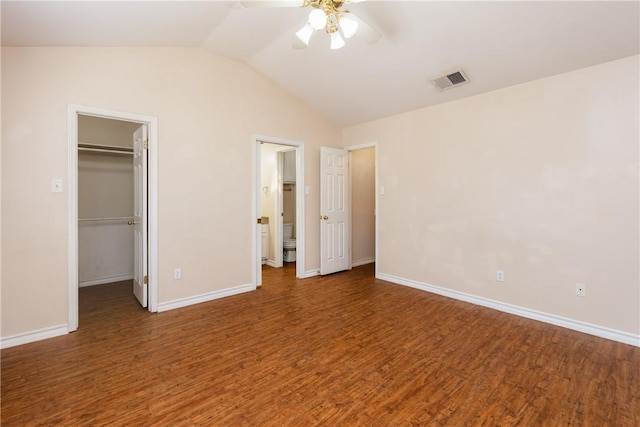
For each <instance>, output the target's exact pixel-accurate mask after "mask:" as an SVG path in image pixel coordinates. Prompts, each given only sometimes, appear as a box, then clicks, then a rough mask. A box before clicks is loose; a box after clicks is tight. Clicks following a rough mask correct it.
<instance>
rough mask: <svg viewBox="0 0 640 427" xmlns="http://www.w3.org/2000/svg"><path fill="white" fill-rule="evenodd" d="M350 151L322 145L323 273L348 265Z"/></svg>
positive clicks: (344, 268)
mask: <svg viewBox="0 0 640 427" xmlns="http://www.w3.org/2000/svg"><path fill="white" fill-rule="evenodd" d="M348 184H349V153H348V152H347V151H346V150H341V149H338V148H329V147H320V274H331V273H335V272H337V271H342V270H347V269H348V268H349V257H350V255H349V254H350V252H351V251H350V248H349V245H350V244H351V237H350V236H351V231H350V227H349V201H350V200H351V199H350V197H349V185H348Z"/></svg>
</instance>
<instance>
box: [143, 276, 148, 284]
mask: <svg viewBox="0 0 640 427" xmlns="http://www.w3.org/2000/svg"><path fill="white" fill-rule="evenodd" d="M142 283H144V284H145V285H147V284H148V283H149V276H144V279H142Z"/></svg>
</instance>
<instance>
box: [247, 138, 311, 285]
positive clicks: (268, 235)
mask: <svg viewBox="0 0 640 427" xmlns="http://www.w3.org/2000/svg"><path fill="white" fill-rule="evenodd" d="M254 158H255V163H254V170H255V177H254V178H255V179H254V208H253V211H254V215H255V218H256V223H255V225H256V231H255V233H254V236H255V238H254V241H255V245H254V254H255V256H254V263H255V264H254V265H255V270H254V271H255V273H254V283H255V284H256V286H261V285H262V269H263V268H276V269H277V268H282V267H287V269H295V277H298V278H301V277H303V274H304V190H305V187H304V182H303V180H304V162H303V159H304V145H303V143H301V142H297V141H287V140H283V139H279V138H272V137H260V136H255V137H254Z"/></svg>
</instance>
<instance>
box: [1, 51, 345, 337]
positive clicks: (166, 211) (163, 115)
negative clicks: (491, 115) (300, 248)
mask: <svg viewBox="0 0 640 427" xmlns="http://www.w3.org/2000/svg"><path fill="white" fill-rule="evenodd" d="M68 104H78V105H86V106H91V107H97V108H103V109H108V110H113V111H122V112H127V113H136V114H141V115H146V116H154V117H157V118H158V129H159V135H158V138H159V142H158V144H159V147H158V153H159V154H158V155H159V165H158V181H159V182H158V191H159V194H158V199H159V200H158V205H159V218H158V228H159V236H158V239H159V255H158V257H159V260H158V262H159V282H158V287H159V289H158V292H159V295H158V297H159V303H160V304H163V303H169V302H172V301H176V300H179V299H182V298H189V297H193V296H199V295H206V294H210V293H213V292H216V291H220V290H224V289H228V288H232V287H236V286H243V285H248V284H250V283H251V280H252V271H253V270H254V268H253V265H252V253H251V252H252V235H253V232H254V230H255V218H253V215H252V212H251V205H252V190H251V189H252V182H251V181H252V180H251V170H252V162H251V153H252V151H251V150H252V135H253V134H260V135H269V136H274V137H279V138H285V139H291V140H296V141H303V142H304V143H305V155H306V159H305V162H306V165H307V167H306V168H305V173H306V176H305V183H306V185H309V187H310V190H311V191H310V194H309V195H308V196H307V197H306V199H305V204H306V206H305V211H306V215H307V218H306V224H307V229H306V230H305V231H306V237H307V239H308V245H307V247H306V252H305V254H306V259H305V261H306V266H307V268H308V269H309V270H313V269H317V268H318V266H319V249H318V247H317V242H318V235H319V224H318V221H317V218H316V217H317V212H318V211H319V198H318V183H319V147H320V145H321V144H334V145H335V144H340V140H341V134H340V130H339V128H337V127H336V126H335V125H333V124H331V123H330V122H329V121H327V120H326V119H325V118H323V117H322V116H320V115H319V114H317V113H316V112H315V111H313V110H312V109H311V108H309V107H308V106H306V105H305V104H304V103H302V102H301V101H300V100H298V99H297V98H295V97H293V96H292V95H290V94H289V93H287V92H285V91H284V90H283V89H281V88H280V87H278V86H277V85H275V84H274V83H273V82H271V81H269V80H268V79H266V78H265V77H264V76H261V75H260V74H258V73H257V72H256V71H254V70H253V69H251V68H250V67H249V66H247V65H244V64H241V63H239V62H237V61H233V60H230V59H227V58H223V57H221V56H217V55H215V54H212V53H210V52H207V51H205V50H202V49H198V48H49V47H43V48H13V47H3V48H2V124H3V127H2V266H3V268H2V319H1V320H2V331H1V333H2V337H3V338H6V337H11V336H15V335H19V334H23V333H30V332H32V331H37V330H40V329H46V328H55V327H60V326H64V325H66V323H67V311H68V309H67V302H68V295H67V262H68V259H67V220H68V214H67V193H66V192H64V193H52V192H51V179H52V178H63V179H65V178H66V176H67V155H68V153H67V129H66V126H67V106H68ZM65 181H66V179H65ZM177 267H180V268H182V280H180V281H175V280H173V270H174V268H177Z"/></svg>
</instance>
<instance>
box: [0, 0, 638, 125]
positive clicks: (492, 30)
mask: <svg viewBox="0 0 640 427" xmlns="http://www.w3.org/2000/svg"><path fill="white" fill-rule="evenodd" d="M293 1H295V0H293ZM639 4H640V3H639V2H638V1H623V2H611V1H602V2H594V1H585V2H582V1H558V2H542V1H530V2H527V1H510V2H506V1H504V2H500V1H498V2H496V1H489V2H484V1H482V2H481V1H473V2H459V1H440V2H433V1H374V0H370V1H367V2H363V3H358V4H353V5H351V6H350V9H351V10H352V11H353V12H354V13H356V14H357V15H358V16H360V17H361V18H362V19H364V20H365V21H366V22H367V23H369V24H370V25H371V26H372V27H374V28H376V29H377V30H378V31H380V32H381V33H382V38H381V39H380V40H379V41H378V42H376V43H374V44H366V43H364V42H363V41H362V40H359V39H357V38H353V39H350V40H347V46H346V47H344V48H343V49H340V50H336V51H332V50H330V49H329V37H328V36H326V35H325V34H323V33H322V32H318V33H316V34H314V36H313V38H312V39H311V43H310V46H309V47H308V48H307V49H305V50H295V49H292V48H291V44H292V42H293V40H294V37H295V36H294V33H295V31H297V30H298V29H299V28H301V27H302V25H303V24H304V23H305V22H306V18H307V15H308V10H305V9H301V8H242V7H240V6H239V3H238V1H194V2H190V1H172V2H170V1H42V2H36V1H7V0H3V1H2V10H1V13H2V23H1V24H2V45H3V46H201V47H203V48H205V49H208V50H211V51H213V52H216V53H218V54H221V55H225V56H228V57H230V58H233V59H237V60H239V61H242V62H245V63H247V64H249V65H250V66H251V67H253V68H255V69H256V70H258V71H259V72H261V73H263V74H264V75H266V76H268V77H269V78H271V79H272V80H274V81H275V82H277V83H278V84H279V85H281V86H282V87H284V88H286V89H287V90H289V91H291V92H292V93H294V94H295V95H296V96H298V97H299V98H300V99H302V100H304V101H305V102H306V103H307V104H309V105H310V106H312V107H313V108H315V109H316V110H317V111H319V112H320V113H322V114H323V115H324V116H326V117H327V118H328V119H330V120H332V121H333V122H335V123H336V124H338V125H341V126H348V125H353V124H356V123H361V122H365V121H369V120H373V119H377V118H380V117H385V116H390V115H393V114H397V113H402V112H406V111H410V110H414V109H416V108H420V107H424V106H428V105H433V104H438V103H442V102H447V101H451V100H454V99H459V98H463V97H467V96H472V95H475V94H479V93H483V92H487V91H491V90H496V89H499V88H503V87H507V86H512V85H514V84H518V83H522V82H526V81H531V80H535V79H539V78H542V77H546V76H551V75H555V74H560V73H564V72H567V71H570V70H574V69H578V68H582V67H586V66H589V65H595V64H599V63H603V62H607V61H611V60H614V59H618V58H623V57H627V56H631V55H635V54H638V52H639V44H640V42H639V39H640V37H639V35H640V24H639V21H640V18H639V14H640V8H639ZM458 67H460V68H462V69H463V70H464V71H465V72H466V74H467V75H468V76H469V78H470V80H471V83H469V84H467V85H464V86H460V87H457V88H454V89H451V90H449V91H445V92H439V91H438V90H437V89H436V88H435V87H434V86H433V85H432V84H431V83H430V79H432V78H434V77H437V76H440V75H442V74H444V73H447V72H450V71H453V70H455V69H456V68H458Z"/></svg>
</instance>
